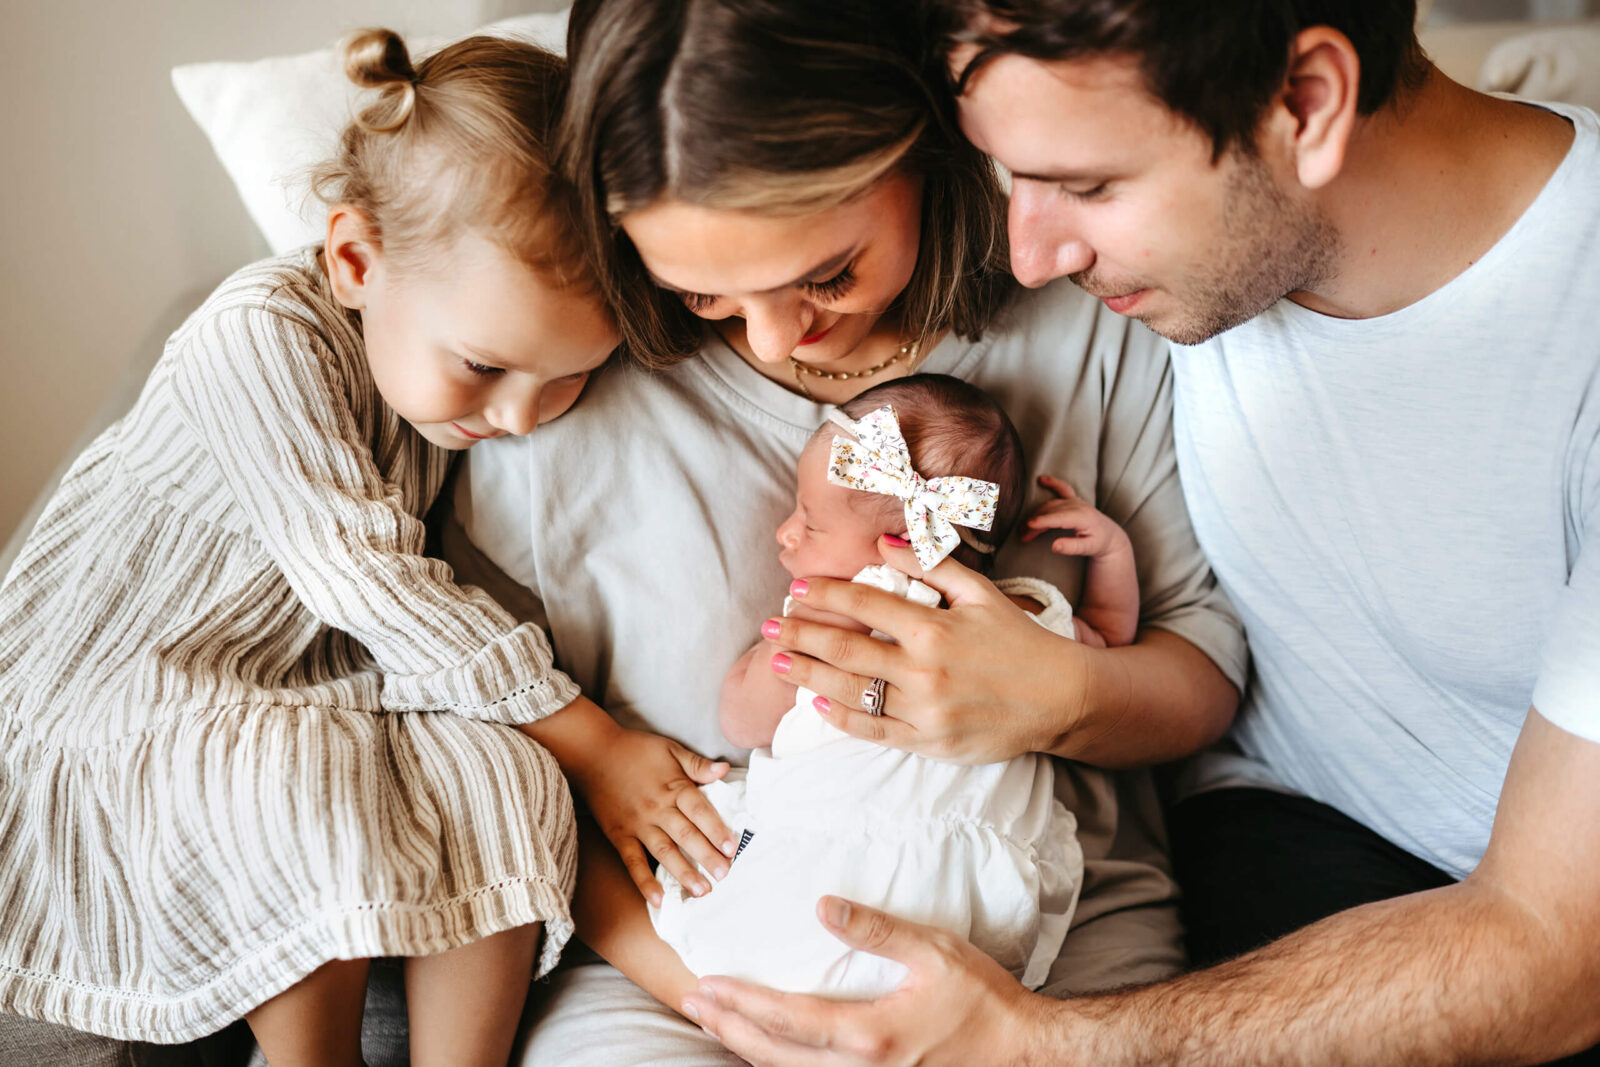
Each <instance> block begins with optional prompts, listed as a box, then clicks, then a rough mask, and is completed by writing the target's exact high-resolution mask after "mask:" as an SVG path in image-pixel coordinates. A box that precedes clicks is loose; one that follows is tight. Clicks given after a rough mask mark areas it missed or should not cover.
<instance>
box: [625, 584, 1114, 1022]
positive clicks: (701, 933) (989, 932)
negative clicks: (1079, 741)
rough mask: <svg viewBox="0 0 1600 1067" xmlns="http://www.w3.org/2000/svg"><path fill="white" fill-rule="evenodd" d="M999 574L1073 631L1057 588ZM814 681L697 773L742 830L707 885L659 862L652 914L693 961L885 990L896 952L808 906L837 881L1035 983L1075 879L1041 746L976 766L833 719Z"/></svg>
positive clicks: (842, 889) (750, 976) (1075, 849)
mask: <svg viewBox="0 0 1600 1067" xmlns="http://www.w3.org/2000/svg"><path fill="white" fill-rule="evenodd" d="M868 572H873V573H868ZM885 572H886V573H885ZM856 580H857V581H864V582H868V583H870V584H873V585H877V586H879V587H880V588H883V587H887V588H890V589H891V590H892V591H895V592H898V593H900V595H902V596H908V597H911V598H913V599H917V600H924V601H926V598H927V596H928V594H931V593H932V590H930V589H928V587H927V586H925V585H922V583H920V582H910V581H909V580H907V579H906V578H905V576H904V575H901V574H899V573H898V572H896V571H892V570H890V569H889V568H886V567H875V568H868V569H867V571H863V572H862V574H860V575H857V577H856ZM1006 585H1014V586H1016V587H1015V588H1010V589H1008V591H1010V592H1014V593H1017V594H1019V595H1027V596H1033V597H1035V598H1036V599H1039V600H1040V602H1041V604H1043V605H1044V606H1045V611H1044V613H1042V614H1041V615H1039V616H1035V618H1037V619H1039V620H1040V621H1041V622H1042V623H1047V624H1048V625H1049V626H1050V628H1051V629H1052V630H1053V631H1055V632H1056V633H1060V634H1064V635H1066V636H1071V633H1072V623H1071V619H1072V613H1071V609H1070V607H1068V606H1067V604H1066V601H1065V599H1064V598H1063V597H1062V596H1061V594H1060V593H1059V592H1058V591H1056V590H1055V589H1054V588H1053V587H1050V586H1047V585H1045V584H1044V583H1042V582H1033V581H1032V580H1029V579H1021V580H1019V581H1018V582H1016V583H1005V584H1003V585H1002V588H1005V587H1006ZM937 599H938V597H937V594H933V601H934V602H937ZM815 695H816V694H814V693H812V692H811V691H809V690H807V689H803V688H802V689H800V690H799V691H798V694H797V696H796V699H795V703H794V706H793V707H792V708H791V709H790V710H789V712H788V713H787V714H785V715H784V717H783V719H782V720H781V721H780V722H779V724H778V729H777V732H776V734H775V736H774V737H773V741H772V747H771V748H770V750H758V751H756V752H755V753H753V754H752V755H751V759H750V767H749V771H748V774H747V775H746V776H745V777H743V778H738V777H732V778H731V780H727V781H723V782H717V783H713V784H712V785H709V786H706V787H704V792H705V794H706V796H707V797H708V798H709V799H710V800H711V801H712V803H713V804H715V805H716V807H717V810H718V811H719V812H720V813H721V814H722V816H723V818H724V819H725V820H726V821H727V822H728V825H729V827H730V828H732V829H733V831H734V832H735V834H737V835H741V837H743V838H744V839H745V844H744V846H743V849H742V851H741V852H740V853H739V856H738V858H737V859H735V861H734V863H733V865H732V869H731V871H730V872H729V874H728V877H727V878H726V879H724V880H723V881H722V882H720V883H715V887H714V888H713V889H712V891H711V892H710V893H709V894H707V895H706V896H704V897H699V898H696V897H693V896H690V895H689V894H687V893H686V892H684V891H683V889H682V887H681V886H680V885H679V884H678V883H677V881H676V879H674V878H673V877H672V875H671V874H670V873H668V872H667V871H666V870H665V869H664V868H663V869H662V870H661V871H660V872H659V876H660V878H661V881H662V885H663V888H664V890H665V893H664V899H663V901H662V905H661V907H660V908H659V909H652V912H651V918H652V921H653V922H654V923H655V928H656V931H657V932H658V933H659V934H660V935H661V937H662V938H663V940H665V941H666V942H667V943H668V944H669V945H671V946H672V947H673V949H674V950H675V951H677V953H678V955H679V956H680V957H681V958H682V959H683V961H684V963H685V964H686V965H687V966H688V967H689V969H690V970H692V971H693V972H694V973H695V974H697V975H706V974H727V975H733V976H735V977H738V978H743V979H746V980H748V981H753V982H759V983H761V984H762V985H767V986H771V987H773V988H776V989H781V990H785V991H789V992H798V993H820V994H826V995H829V996H833V997H838V998H846V999H867V998H871V997H876V996H880V995H882V994H883V993H886V992H889V991H890V990H892V989H894V988H895V987H896V986H898V985H899V983H900V981H901V980H902V979H903V978H904V976H905V969H904V968H903V967H902V966H901V965H900V964H899V963H896V962H894V961H892V960H887V959H883V958H881V957H878V956H873V955H870V954H868V953H864V952H856V951H853V950H851V949H848V948H846V947H845V946H844V945H843V944H842V943H840V942H839V941H838V940H837V939H835V938H834V937H833V936H832V935H831V934H829V933H828V932H827V930H826V929H825V928H824V927H823V926H822V924H821V923H820V922H819V921H818V920H817V918H816V902H817V898H818V897H820V896H823V895H825V894H830V893H831V894H835V895H838V896H843V897H847V898H849V899H851V900H856V901H860V902H862V903H865V904H870V905H872V906H874V907H878V908H882V909H884V910H886V911H888V912H890V913H892V914H895V915H899V916H902V917H904V918H907V919H912V920H915V921H917V922H922V923H928V924H931V925H934V926H939V927H943V928H944V929H947V930H950V931H951V932H953V933H956V934H959V935H960V936H962V937H964V938H967V939H968V940H970V941H972V942H973V943H974V944H975V945H977V946H978V947H979V948H981V949H983V951H984V952H986V953H988V954H989V955H990V956H992V957H993V958H994V959H996V960H997V961H999V962H1000V964H1001V965H1002V966H1004V967H1006V968H1007V969H1008V970H1010V971H1011V972H1012V974H1014V975H1016V976H1017V978H1018V979H1020V980H1021V981H1022V982H1024V983H1025V984H1026V985H1027V986H1028V987H1029V988H1037V987H1038V986H1040V985H1041V984H1043V982H1044V980H1045V977H1046V975H1047V973H1048V971H1049V967H1050V964H1051V963H1052V962H1053V961H1054V960H1055V958H1056V955H1057V954H1058V953H1059V952H1060V950H1061V944H1062V941H1063V939H1064V938H1065V937H1066V933H1067V928H1068V925H1069V924H1070V922H1071V917H1072V912H1073V909H1074V907H1075V906H1076V904H1077V899H1078V892H1079V889H1080V888H1081V885H1082V881H1083V855H1082V851H1081V850H1080V848H1079V846H1078V842H1077V837H1076V829H1077V823H1076V820H1075V819H1074V818H1073V816H1072V814H1071V813H1070V812H1068V811H1067V810H1066V809H1065V808H1064V807H1063V806H1062V805H1061V803H1060V802H1059V801H1057V800H1056V799H1055V797H1054V794H1053V789H1054V770H1053V768H1052V767H1051V764H1050V760H1049V758H1048V757H1045V756H1041V755H1027V756H1022V757H1019V758H1017V759H1013V760H1009V761H1007V762H1004V763H994V764H988V765H984V766H976V767H973V766H960V765H957V764H951V763H940V762H937V761H934V760H929V759H925V758H923V757H921V756H916V755H912V754H910V753H906V752H901V751H898V750H896V749H889V748H883V747H881V746H878V745H874V744H872V743H870V742H866V741H860V740H857V739H856V738H853V737H850V736H849V735H847V734H845V733H843V732H842V731H840V730H838V729H836V728H835V727H834V726H832V725H831V724H830V723H828V722H827V721H826V720H825V719H823V717H822V716H821V715H819V714H818V713H817V711H816V710H815V709H814V708H813V707H812V706H811V701H812V700H813V699H814V697H815ZM890 711H891V713H892V712H893V708H890Z"/></svg>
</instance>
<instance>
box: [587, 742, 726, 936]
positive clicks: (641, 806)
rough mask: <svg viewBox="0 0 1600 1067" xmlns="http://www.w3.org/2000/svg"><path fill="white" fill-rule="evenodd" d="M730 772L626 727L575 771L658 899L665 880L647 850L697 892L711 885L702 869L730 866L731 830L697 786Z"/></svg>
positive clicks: (646, 891) (634, 872)
mask: <svg viewBox="0 0 1600 1067" xmlns="http://www.w3.org/2000/svg"><path fill="white" fill-rule="evenodd" d="M727 772H728V765H727V764H726V763H721V762H717V763H713V762H712V761H711V760H708V759H706V758H705V757H704V756H701V755H698V754H696V753H694V752H691V751H689V750H688V749H686V748H684V747H683V746H682V745H680V744H678V743H677V742H676V741H673V740H670V739H668V738H665V737H661V736H660V735H658V734H652V733H647V732H645V731H643V730H627V729H622V730H619V731H618V732H617V733H616V734H615V735H614V736H613V737H612V738H611V739H610V740H609V743H608V745H607V747H606V751H605V754H604V756H603V757H602V758H600V759H596V760H592V761H590V762H589V765H588V766H586V767H584V768H583V769H582V771H581V772H580V773H575V774H574V778H575V779H577V780H576V781H575V782H574V784H575V785H576V786H577V787H578V790H579V792H580V793H581V794H582V795H583V798H584V800H585V801H586V802H587V803H588V805H589V811H590V812H591V813H592V814H593V815H594V820H595V822H596V823H597V824H598V825H599V827H600V829H601V830H602V831H603V832H604V833H605V835H606V837H608V838H610V840H611V844H612V845H613V846H615V848H616V850H617V853H618V854H619V855H620V856H621V857H622V862H623V864H624V865H625V866H626V867H627V868H628V874H629V875H630V876H631V877H632V878H633V883H634V885H636V886H638V888H639V892H640V893H642V894H643V895H644V897H645V899H647V900H649V901H650V902H651V903H652V904H655V905H658V906H659V905H660V903H661V884H660V883H659V882H657V881H656V877H655V875H654V874H653V873H652V872H651V870H650V863H649V860H648V859H647V858H646V856H645V853H646V851H648V852H649V854H650V855H652V856H654V857H655V858H656V859H657V860H658V861H660V862H661V864H662V865H663V866H665V867H666V868H667V870H669V871H671V872H672V874H673V876H674V877H675V878H677V879H678V881H679V883H681V884H682V885H683V886H684V887H685V888H686V889H688V890H689V892H691V893H693V894H694V895H695V896H697V897H698V896H704V895H705V894H706V893H708V892H710V890H711V884H710V883H709V882H708V881H706V877H705V875H704V874H702V873H701V870H700V869H704V870H705V871H709V872H710V873H711V874H712V875H713V876H714V877H716V878H718V879H721V878H722V877H724V876H725V875H726V874H727V873H728V862H729V861H728V857H730V856H731V855H733V849H734V843H733V835H732V834H731V833H729V831H728V827H727V826H726V825H725V824H724V823H723V821H722V817H721V816H720V815H718V814H717V809H716V808H714V807H713V806H712V805H711V802H710V801H709V800H707V799H706V798H705V794H703V793H701V792H700V790H699V788H698V786H699V785H701V784H703V783H706V782H714V781H716V780H717V779H719V778H721V777H722V776H723V775H724V774H726V773H727ZM696 864H698V865H699V868H700V869H697V868H696Z"/></svg>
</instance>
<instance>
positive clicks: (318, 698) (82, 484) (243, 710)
mask: <svg viewBox="0 0 1600 1067" xmlns="http://www.w3.org/2000/svg"><path fill="white" fill-rule="evenodd" d="M318 252H319V250H318V249H316V248H311V249H306V250H304V251H301V252H298V253H294V254H291V255H289V256H285V257H282V258H279V259H274V260H269V261H266V262H263V263H258V264H256V265H254V266H251V267H248V268H246V269H244V270H242V271H240V272H239V273H238V274H236V275H234V276H233V277H232V278H230V279H228V281H226V282H224V283H223V285H222V286H221V287H220V288H219V289H218V290H217V291H216V293H214V294H213V295H212V296H211V298H210V299H209V300H208V301H207V302H206V303H205V305H204V306H203V307H201V308H200V310H199V311H198V312H196V313H195V314H194V315H193V316H192V317H191V318H190V319H189V321H188V322H187V323H185V324H184V326H183V327H182V329H180V330H179V331H178V332H177V333H176V334H175V335H173V337H172V339H171V340H170V341H169V342H168V344H167V347H166V350H165V352H164V354H163V356H162V358H161V361H160V362H159V363H158V364H157V366H156V368H155V370H154V371H153V372H152V374H151V376H150V379H149V382H148V383H147V385H146V386H145V389H144V392H143V394H142V395H141V396H140V399H139V401H138V403H137V404H136V405H135V407H134V409H133V410H132V412H130V413H129V414H128V415H127V417H125V418H124V419H123V420H122V421H121V422H119V423H118V424H117V425H115V426H113V427H112V428H111V429H109V430H108V431H107V432H106V433H105V434H104V435H103V436H101V437H100V438H99V439H98V440H97V441H96V442H95V443H94V444H93V445H91V446H90V447H89V449H88V450H87V451H86V452H85V453H84V454H83V456H82V457H81V458H79V460H78V461H77V462H76V463H75V464H74V466H73V467H72V469H71V472H70V473H69V474H68V475H67V477H66V480H65V481H64V482H63V484H62V486H61V488H60V490H59V491H58V492H57V494H56V496H55V498H54V500H53V501H52V502H51V505H50V507H49V509H48V510H47V511H46V513H45V514H44V516H43V517H42V518H41V519H40V521H39V524H38V527H37V528H36V529H35V531H34V532H33V535H32V536H31V538H30V539H29V541H28V543H27V545H26V547H25V549H24V550H23V552H22V554H21V556H20V557H19V558H18V560H17V563H16V565H15V566H14V567H13V569H12V570H11V572H10V573H9V574H8V575H7V576H6V578H5V582H4V585H3V586H0V761H3V762H0V1011H7V1012H13V1013H17V1014H21V1015H27V1016H32V1017H34V1018H39V1019H45V1020H48V1021H51V1022H56V1023H63V1024H65V1025H67V1026H71V1027H75V1028H78V1029H81V1030H89V1031H92V1032H95V1033H99V1034H105V1035H108V1036H111V1037H117V1038H126V1039H139V1040H145V1041H158V1042H177V1041H186V1040H189V1039H192V1038H195V1037H198V1036H200V1035H203V1034H206V1033H209V1032H212V1031H214V1030H217V1029H220V1028H221V1027H223V1026H225V1025H226V1024H228V1023H229V1022H231V1021H232V1020H234V1019H237V1018H239V1017H240V1016H242V1015H243V1014H244V1013H245V1012H247V1011H249V1010H250V1009H252V1008H254V1007H255V1006H257V1005H258V1004H260V1003H262V1002H263V1001H265V1000H267V999H268V998H270V997H272V996H274V995H276V994H278V993H280V992H282V991H283V990H284V989H286V988H287V987H289V986H290V985H292V984H294V983H295V982H297V981H299V980H300V979H301V978H304V977H305V976H306V975H307V974H309V973H310V972H311V971H313V970H314V969H316V968H317V967H318V966H320V965H321V964H323V963H325V962H327V961H328V960H331V959H349V958H361V957H372V956H414V955H425V954H429V953H434V952H440V951H443V950H446V949H450V948H454V947H457V946H460V945H463V944H466V943H468V942H471V941H474V940H477V939H479V938H482V937H485V936H487V935H489V934H492V933H495V932H498V931H500V930H505V929H508V928H511V927H514V926H520V925H523V924H526V923H531V922H543V923H544V924H545V926H544V930H545V934H544V942H543V949H542V952H541V955H540V959H539V963H538V970H539V972H540V973H543V972H544V971H546V970H548V969H549V968H550V967H551V966H553V965H554V963H555V961H556V959H557V958H558V956H559V954H560V951H561V948H562V946H563V944H564V943H565V942H566V940H567V938H568V936H569V934H570V933H571V930H572V920H571V916H570V911H569V901H570V899H571V894H572V888H573V881H574V878H575V876H576V869H577V853H576V843H575V838H574V829H573V820H572V801H571V797H570V794H569V793H568V791H567V786H566V783H565V781H564V779H563V778H562V776H561V773H560V771H559V769H558V768H557V766H556V764H555V762H554V761H553V760H552V759H551V757H550V756H549V754H548V753H546V752H545V751H544V750H543V749H542V748H540V747H539V746H538V745H537V744H535V743H534V742H533V741H532V740H530V739H529V738H527V737H526V736H525V735H523V734H522V733H521V732H520V731H518V730H516V729H515V728H514V726H512V725H510V724H515V723H523V722H529V721H532V720H536V719H539V718H541V717H542V716H544V715H547V714H549V713H551V712H553V711H556V710H558V709H560V708H562V707H563V706H565V705H566V704H567V703H568V702H570V701H571V700H572V699H573V698H574V697H575V696H576V695H577V689H576V687H575V686H574V685H573V684H572V682H571V681H570V680H569V679H568V678H567V677H566V676H565V675H563V674H561V673H560V672H559V671H557V670H555V669H554V668H553V666H552V663H551V654H550V649H549V645H548V644H547V642H546V640H545V637H544V635H543V633H541V632H540V631H539V630H538V629H537V628H533V627H530V626H527V625H518V624H517V623H516V622H515V621H514V620H513V619H512V618H511V617H510V616H509V615H508V614H507V613H506V612H505V611H504V610H503V609H501V608H500V607H499V606H498V605H496V604H495V603H494V602H493V601H492V600H490V599H489V598H488V597H487V596H486V595H485V594H484V593H482V592H481V591H479V590H476V589H472V588H465V589H464V588H461V587H459V586H457V585H455V584H454V582H453V581H452V578H451V572H450V569H449V568H448V567H447V566H446V565H445V564H443V563H441V562H439V561H437V560H433V559H428V558H425V557H424V556H423V554H422V552H423V525H422V523H421V521H420V520H419V516H421V515H422V514H423V513H424V512H425V511H426V510H427V508H428V506H429V505H430V503H431V502H432V501H433V499H434V497H435V495H436V494H437V493H438V491H439V489H440V487H441V485H442V483H443V480H444V477H445V474H446V470H447V465H448V461H449V456H448V454H447V453H445V452H444V451H442V450H440V449H438V448H436V447H434V446H432V445H430V444H428V443H427V442H426V441H424V440H423V438H422V437H421V436H420V435H418V434H417V433H416V431H415V430H413V429H412V428H411V427H410V426H409V425H407V424H406V423H405V422H403V421H402V420H401V419H400V418H399V417H398V416H397V415H396V414H395V413H394V412H393V411H392V410H390V409H389V408H388V406H387V405H385V404H384V402H383V401H382V399H381V397H380V396H379V394H378V392H377V390H376V388H375V387H374V385H373V382H372V378H371V375H370V372H369V370H368V368H367V364H366V359H365V355H364V349H363V343H362V338H361V331H360V324H359V319H358V318H356V317H355V316H354V315H353V314H351V313H349V312H347V311H346V310H345V309H344V308H343V307H341V306H340V305H339V304H338V302H337V301H336V300H335V299H334V296H333V293H332V291H331V289H330V288H329V286H328V282H327V279H326V277H325V275H324V274H323V272H322V269H321V266H320V260H319V256H318Z"/></svg>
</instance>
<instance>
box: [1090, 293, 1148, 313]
mask: <svg viewBox="0 0 1600 1067" xmlns="http://www.w3.org/2000/svg"><path fill="white" fill-rule="evenodd" d="M1149 291H1150V290H1148V289H1135V290H1134V291H1133V292H1131V293H1124V294H1123V295H1121V296H1102V297H1101V298H1100V301H1101V303H1103V304H1105V306H1106V307H1108V308H1110V309H1111V310H1112V311H1115V312H1116V313H1117V314H1118V315H1126V314H1127V313H1128V312H1129V311H1131V310H1133V306H1134V305H1135V304H1137V303H1138V302H1139V299H1140V298H1141V297H1143V296H1144V294H1145V293H1148V292H1149Z"/></svg>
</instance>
